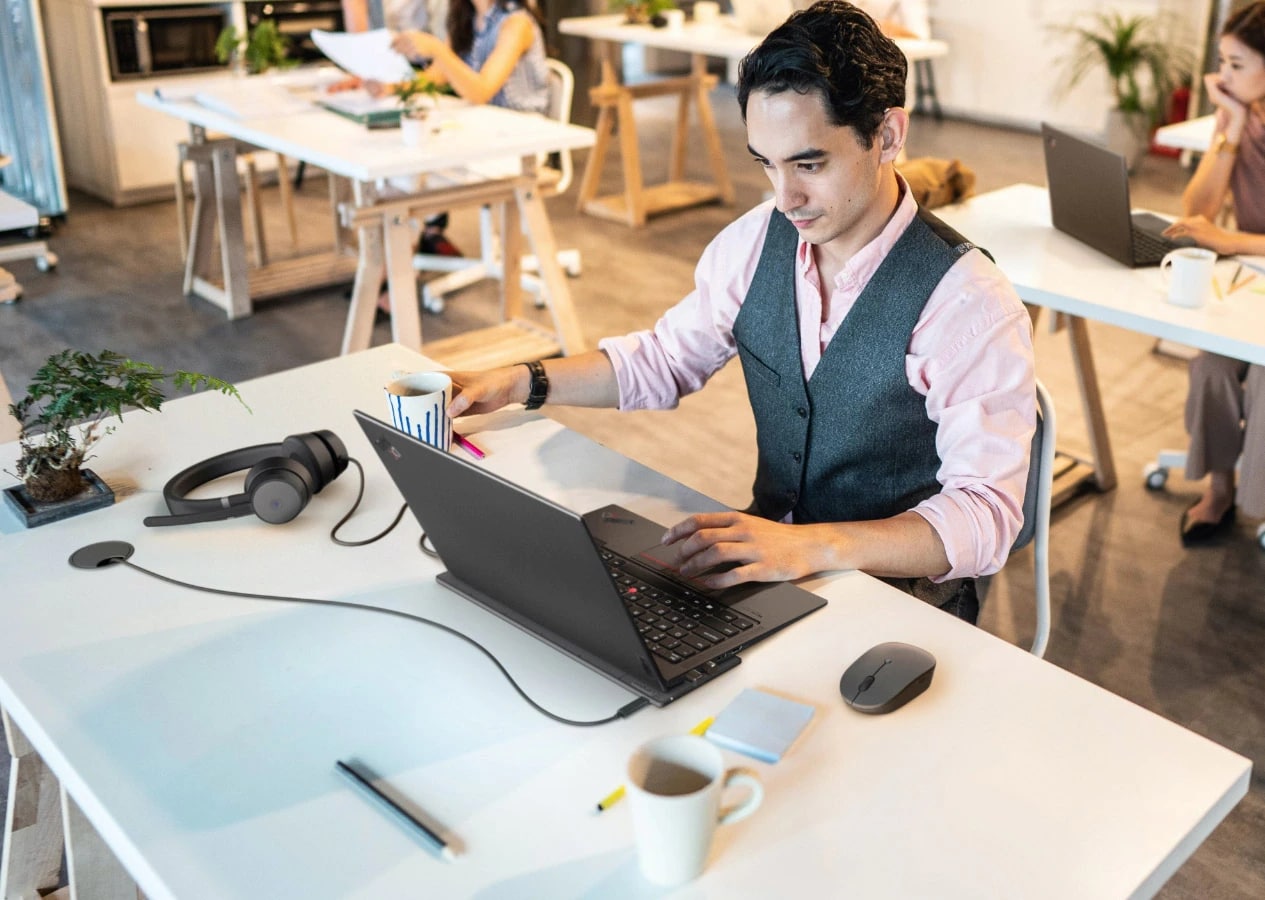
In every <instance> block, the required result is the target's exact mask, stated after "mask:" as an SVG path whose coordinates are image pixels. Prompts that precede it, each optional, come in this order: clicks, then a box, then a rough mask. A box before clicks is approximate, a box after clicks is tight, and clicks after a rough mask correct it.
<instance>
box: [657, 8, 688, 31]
mask: <svg viewBox="0 0 1265 900" xmlns="http://www.w3.org/2000/svg"><path fill="white" fill-rule="evenodd" d="M659 15H661V16H663V21H664V22H666V23H667V26H666V27H667V29H668V31H680V30H681V29H682V28H684V27H685V10H683V9H665V10H664V11H663V12H661V13H659Z"/></svg>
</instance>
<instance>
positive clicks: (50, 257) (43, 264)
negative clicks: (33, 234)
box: [35, 253, 57, 272]
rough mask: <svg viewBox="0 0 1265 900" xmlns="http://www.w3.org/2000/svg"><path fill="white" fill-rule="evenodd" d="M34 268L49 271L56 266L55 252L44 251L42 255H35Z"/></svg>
mask: <svg viewBox="0 0 1265 900" xmlns="http://www.w3.org/2000/svg"><path fill="white" fill-rule="evenodd" d="M35 268H37V269H39V270H40V271H41V272H51V271H53V270H54V269H56V268H57V254H56V253H45V254H44V255H43V256H37V257H35Z"/></svg>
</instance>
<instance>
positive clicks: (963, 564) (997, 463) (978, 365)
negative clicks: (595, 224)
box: [599, 182, 1036, 581]
mask: <svg viewBox="0 0 1265 900" xmlns="http://www.w3.org/2000/svg"><path fill="white" fill-rule="evenodd" d="M901 186H902V194H901V200H900V203H899V204H898V205H897V208H896V212H895V214H894V215H893V216H892V218H891V220H890V221H889V222H888V223H887V226H886V227H885V228H884V229H883V231H882V232H881V233H880V234H879V235H878V237H876V238H875V239H874V240H873V241H871V242H870V243H869V244H867V245H866V246H865V247H863V248H862V249H861V250H860V251H859V252H858V253H857V254H856V255H855V256H853V258H852V259H851V260H849V262H848V264H847V265H846V266H845V267H844V269H843V271H842V272H840V273H839V275H838V276H837V277H836V279H835V283H834V286H833V290H832V291H831V293H830V295H829V296H828V297H823V296H822V294H821V290H820V288H819V284H820V279H819V277H818V274H817V266H816V263H815V262H814V259H813V254H812V247H811V245H809V244H807V243H805V242H804V241H800V244H799V248H798V250H797V251H796V252H797V263H796V270H797V275H796V280H795V302H796V304H797V306H798V309H799V322H800V326H799V342H800V351H801V354H802V359H803V364H804V378H805V379H808V378H809V377H810V376H811V375H812V373H813V370H814V369H815V368H816V367H817V363H818V361H819V360H820V359H821V354H822V350H823V348H825V347H826V346H827V345H828V344H829V343H830V339H831V337H832V336H833V335H834V333H835V331H836V330H837V329H838V328H839V325H840V324H841V323H842V322H843V319H844V317H845V316H846V315H847V314H848V311H849V310H850V309H851V308H852V306H853V304H854V303H855V302H856V300H857V297H859V296H860V294H861V292H862V290H864V288H865V286H866V284H867V283H868V282H869V280H870V278H871V276H873V274H874V272H875V270H876V269H877V268H878V266H879V264H880V263H881V262H882V261H883V259H884V258H885V257H886V256H887V254H888V253H889V252H890V251H891V249H892V247H893V246H894V245H895V243H896V241H897V239H898V238H899V237H900V236H901V234H902V233H903V232H904V230H905V229H906V227H908V225H909V223H910V222H911V221H913V218H914V216H915V214H916V212H917V206H916V204H915V202H914V200H913V198H912V197H911V196H910V193H909V190H908V188H907V186H906V185H904V183H903V182H902V185H901ZM773 211H774V210H773V202H772V201H768V202H765V203H762V204H760V205H759V206H757V207H756V208H755V209H753V210H751V211H750V212H748V213H746V214H745V215H743V216H742V217H741V218H739V219H738V220H737V221H736V222H733V223H732V224H731V225H729V226H728V227H726V228H725V230H724V231H722V232H721V233H720V234H719V235H718V236H717V237H716V238H715V240H713V241H712V242H711V244H709V245H708V247H707V249H706V250H705V251H704V252H703V256H702V258H701V259H700V260H699V263H698V266H697V268H696V269H695V272H694V290H693V291H692V292H690V294H689V295H688V296H687V297H686V298H685V299H684V300H682V301H681V302H680V303H678V304H676V306H673V307H672V308H671V309H669V310H668V311H667V312H666V313H664V315H663V317H662V318H661V319H660V320H659V321H658V322H657V323H656V324H655V326H654V328H653V329H652V330H650V331H638V332H634V333H632V334H629V335H625V336H624V337H617V338H606V339H605V340H603V341H601V342H600V345H599V346H600V347H601V349H602V350H604V351H605V352H606V354H607V356H609V357H610V360H611V363H612V364H613V366H614V368H615V375H616V378H617V380H618V382H619V406H620V409H672V408H674V407H676V405H677V404H678V403H679V401H680V398H681V397H682V396H684V395H685V394H689V393H693V392H694V391H696V390H698V389H699V388H701V387H702V386H703V385H704V384H705V383H706V382H707V380H708V379H709V378H710V377H711V376H712V375H713V374H714V373H715V372H716V371H717V370H719V369H720V368H721V367H722V366H723V365H724V364H725V363H727V362H728V361H729V360H730V359H731V358H733V357H734V356H735V355H736V353H737V349H736V347H735V344H734V337H733V323H734V319H735V318H736V317H737V315H738V310H739V309H740V308H741V306H742V301H743V299H744V298H745V297H746V294H747V288H748V286H749V285H750V284H751V280H752V277H753V276H754V275H755V270H756V265H757V263H758V262H759V257H760V248H761V246H763V244H764V235H765V232H766V231H767V230H768V223H769V217H770V215H771V214H772V213H773ZM967 237H968V238H969V235H968V236H967ZM905 371H906V373H907V374H908V377H909V384H910V386H911V387H913V389H914V390H916V391H917V392H918V393H919V394H921V395H922V396H924V397H926V402H927V416H928V417H929V418H930V419H931V420H932V421H933V422H935V423H936V425H937V430H936V450H937V452H938V454H939V456H940V461H941V462H940V469H939V471H938V472H937V473H936V478H937V480H938V481H939V482H940V484H941V485H943V489H942V490H941V491H940V493H938V494H936V495H934V496H932V497H929V498H928V499H926V500H924V501H923V502H922V503H919V504H918V505H917V506H916V507H914V512H916V513H918V514H919V515H921V516H922V517H923V518H924V519H926V520H927V521H928V522H929V523H930V524H931V527H932V528H934V529H935V531H936V533H937V534H938V535H939V536H940V539H941V541H943V543H944V549H945V551H946V553H947V555H948V558H949V564H950V569H949V571H948V572H947V573H946V574H945V575H943V576H941V577H939V578H935V579H933V580H935V581H944V580H947V579H950V578H964V577H975V576H979V575H988V574H991V573H992V572H996V571H997V570H998V569H1000V568H1001V567H1002V564H1003V563H1005V561H1006V556H1007V555H1008V554H1009V552H1010V547H1011V545H1012V544H1013V543H1014V540H1015V535H1016V534H1018V531H1019V526H1020V525H1021V524H1022V518H1023V494H1024V487H1025V484H1026V480H1027V474H1028V456H1029V450H1030V444H1031V441H1032V433H1033V430H1034V428H1035V427H1036V391H1035V387H1034V377H1035V374H1034V368H1033V358H1032V326H1031V321H1030V319H1029V318H1028V314H1027V312H1026V311H1025V309H1024V307H1023V304H1022V303H1021V302H1020V300H1019V297H1018V295H1016V294H1015V290H1014V288H1013V287H1012V286H1011V284H1010V282H1009V281H1007V280H1006V278H1005V276H1004V275H1002V274H1001V272H999V271H998V269H997V267H996V266H995V265H993V263H992V262H990V261H989V260H988V258H987V257H985V256H984V254H983V253H981V252H980V251H978V250H972V251H970V252H968V253H966V254H965V255H963V256H962V257H961V258H960V259H959V260H958V261H957V263H955V264H954V266H953V267H952V268H951V269H950V270H949V272H948V273H947V274H946V275H945V277H944V278H943V279H942V280H941V282H940V284H939V285H938V286H937V287H936V289H935V291H934V292H933V293H932V294H931V297H930V298H929V299H928V301H927V305H926V307H925V308H924V309H923V311H922V316H921V317H920V318H919V320H918V323H917V325H915V327H914V331H913V334H912V336H911V338H910V342H909V352H908V353H907V355H906V357H905Z"/></svg>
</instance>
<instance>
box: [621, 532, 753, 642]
mask: <svg viewBox="0 0 1265 900" xmlns="http://www.w3.org/2000/svg"><path fill="white" fill-rule="evenodd" d="M601 553H602V561H603V562H604V563H605V564H606V570H607V572H609V573H610V576H611V578H612V579H614V581H615V585H616V586H617V587H618V588H619V595H620V597H622V598H623V601H624V606H625V607H626V608H627V609H628V613H629V615H631V616H632V618H633V621H634V622H636V624H637V631H638V632H639V633H640V634H641V640H642V641H643V642H644V643H645V645H646V649H648V650H649V651H650V652H651V653H653V654H654V655H655V656H657V657H659V658H660V659H662V660H664V661H665V662H669V663H683V662H686V661H687V660H689V659H690V658H692V657H694V656H696V655H698V654H703V656H702V657H701V658H702V659H704V660H705V659H709V658H710V654H709V653H708V651H710V650H711V649H712V648H713V647H715V646H716V645H718V644H722V643H724V642H725V641H728V640H729V639H730V638H733V637H737V636H738V635H740V634H742V633H743V632H746V631H750V630H751V629H752V628H754V627H755V626H756V624H757V623H756V622H755V620H753V619H750V618H748V617H747V616H744V615H742V614H741V613H736V612H734V611H733V610H732V609H730V608H729V607H727V606H725V604H723V603H719V602H717V601H715V600H712V599H711V598H709V597H707V596H706V595H705V594H703V593H701V592H699V591H694V590H691V589H689V588H687V587H685V586H684V585H674V586H673V587H671V588H667V587H663V586H660V585H653V584H650V583H648V582H646V581H643V580H642V579H641V578H639V577H638V576H637V575H636V574H634V573H635V569H634V568H633V566H631V565H630V564H629V561H628V560H626V559H625V558H624V557H622V556H619V555H618V554H616V553H612V552H611V551H610V550H602V551H601Z"/></svg>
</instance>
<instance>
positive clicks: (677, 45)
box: [558, 14, 949, 62]
mask: <svg viewBox="0 0 1265 900" xmlns="http://www.w3.org/2000/svg"><path fill="white" fill-rule="evenodd" d="M558 30H559V31H560V32H561V33H563V34H572V35H575V36H577V37H585V38H589V39H590V40H596V41H613V42H615V43H620V44H642V45H644V46H646V47H656V48H658V49H660V50H678V51H680V52H682V53H698V54H702V55H703V56H716V57H721V58H724V59H742V58H743V57H744V56H746V55H747V54H748V53H749V52H751V50H752V49H754V48H755V46H756V44H758V43H760V41H761V40H762V39H763V35H758V34H751V33H749V32H747V31H744V30H742V29H741V28H739V27H738V25H737V24H736V23H735V22H734V20H733V17H732V16H721V17H720V19H719V20H718V21H717V22H715V23H713V24H707V25H700V24H698V23H696V22H694V21H689V22H686V23H685V24H684V25H683V26H682V27H681V28H675V29H674V28H655V27H654V26H653V25H630V24H628V23H627V22H626V21H625V20H624V16H623V15H622V14H616V15H607V16H578V17H576V18H568V19H562V20H561V21H559V22H558ZM896 44H897V46H899V47H900V49H901V50H902V51H903V52H904V54H905V57H906V58H907V59H908V60H909V61H910V62H913V61H915V60H919V59H935V58H936V57H940V56H946V55H947V54H948V52H949V45H948V44H946V43H945V42H944V41H935V40H922V39H918V38H896Z"/></svg>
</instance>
